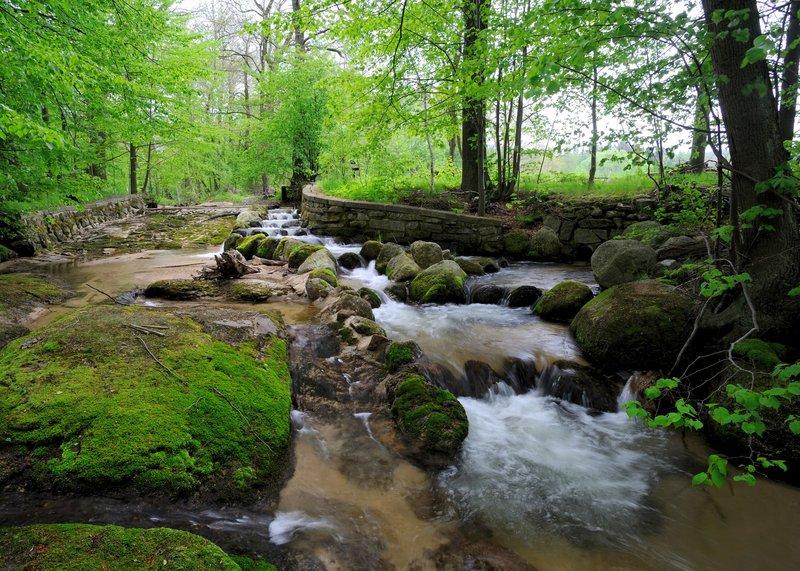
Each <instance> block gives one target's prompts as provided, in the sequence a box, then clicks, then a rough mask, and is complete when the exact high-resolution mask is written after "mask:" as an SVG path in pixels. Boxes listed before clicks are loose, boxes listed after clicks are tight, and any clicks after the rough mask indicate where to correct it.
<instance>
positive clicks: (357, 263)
mask: <svg viewBox="0 0 800 571" xmlns="http://www.w3.org/2000/svg"><path fill="white" fill-rule="evenodd" d="M338 262H339V265H340V266H342V267H343V268H344V269H346V270H354V269H356V268H360V267H362V265H363V264H362V263H361V256H359V255H358V254H356V253H355V252H345V253H344V254H342V255H341V256H339V260H338Z"/></svg>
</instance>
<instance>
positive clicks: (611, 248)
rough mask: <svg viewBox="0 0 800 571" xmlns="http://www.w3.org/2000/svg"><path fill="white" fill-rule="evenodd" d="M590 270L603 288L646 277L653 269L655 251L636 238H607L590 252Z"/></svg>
mask: <svg viewBox="0 0 800 571" xmlns="http://www.w3.org/2000/svg"><path fill="white" fill-rule="evenodd" d="M591 263H592V272H594V276H595V278H596V279H597V283H599V284H600V285H601V286H602V287H604V288H609V287H612V286H615V285H618V284H622V283H627V282H632V281H635V280H639V279H644V278H647V277H648V276H649V275H650V274H651V273H652V272H653V270H654V269H655V266H656V252H655V250H653V248H651V247H650V246H646V245H644V244H642V243H641V242H637V241H636V240H609V241H607V242H603V243H602V244H600V245H599V246H598V247H597V250H595V252H594V253H593V254H592V260H591Z"/></svg>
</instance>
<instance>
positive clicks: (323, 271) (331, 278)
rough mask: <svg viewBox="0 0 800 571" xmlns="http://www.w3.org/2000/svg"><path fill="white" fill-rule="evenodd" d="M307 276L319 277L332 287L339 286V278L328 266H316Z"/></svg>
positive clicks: (310, 277)
mask: <svg viewBox="0 0 800 571" xmlns="http://www.w3.org/2000/svg"><path fill="white" fill-rule="evenodd" d="M308 277H309V279H312V278H317V279H321V280H323V281H325V282H328V284H329V285H331V286H332V287H338V286H339V278H338V277H337V276H336V272H335V271H333V270H332V269H330V268H317V269H315V270H311V271H310V272H309V274H308Z"/></svg>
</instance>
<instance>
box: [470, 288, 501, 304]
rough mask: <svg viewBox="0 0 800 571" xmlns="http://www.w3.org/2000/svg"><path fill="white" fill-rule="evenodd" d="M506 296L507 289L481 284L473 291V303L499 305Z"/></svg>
mask: <svg viewBox="0 0 800 571" xmlns="http://www.w3.org/2000/svg"><path fill="white" fill-rule="evenodd" d="M505 295H506V288H504V287H501V286H498V285H494V284H481V285H479V286H476V287H475V289H473V290H472V297H471V299H470V301H471V302H472V303H485V304H488V305H499V304H500V303H502V301H503V298H504V297H505Z"/></svg>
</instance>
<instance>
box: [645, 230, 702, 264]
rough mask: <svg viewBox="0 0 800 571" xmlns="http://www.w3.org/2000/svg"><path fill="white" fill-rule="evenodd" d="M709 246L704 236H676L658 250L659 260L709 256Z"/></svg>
mask: <svg viewBox="0 0 800 571" xmlns="http://www.w3.org/2000/svg"><path fill="white" fill-rule="evenodd" d="M708 255H709V253H708V246H707V244H706V241H705V240H703V239H702V238H692V237H690V236H675V237H673V238H669V239H668V240H666V241H665V242H664V243H663V244H662V245H661V247H660V248H658V250H656V256H657V257H658V259H659V260H684V259H686V258H706V257H708Z"/></svg>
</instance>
